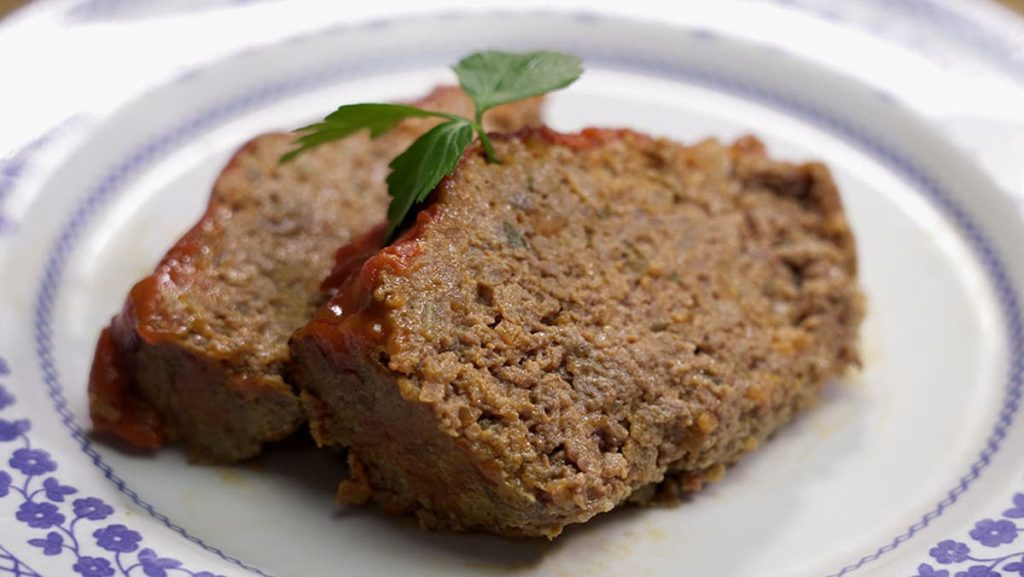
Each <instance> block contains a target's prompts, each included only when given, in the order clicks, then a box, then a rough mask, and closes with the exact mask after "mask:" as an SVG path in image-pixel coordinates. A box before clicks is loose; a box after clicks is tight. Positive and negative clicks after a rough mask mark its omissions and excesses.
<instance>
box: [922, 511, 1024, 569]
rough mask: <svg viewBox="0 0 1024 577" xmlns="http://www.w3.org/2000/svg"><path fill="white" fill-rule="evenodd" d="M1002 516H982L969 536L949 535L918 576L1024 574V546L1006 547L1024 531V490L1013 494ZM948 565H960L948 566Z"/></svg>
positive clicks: (931, 550) (930, 554)
mask: <svg viewBox="0 0 1024 577" xmlns="http://www.w3.org/2000/svg"><path fill="white" fill-rule="evenodd" d="M1010 502H1011V507H1010V508H1009V509H1005V510H1004V511H1003V512H1002V518H1000V519H994V518H987V519H981V520H980V521H977V522H976V523H975V524H974V527H973V528H971V529H970V530H969V531H967V537H968V538H969V541H970V542H968V541H967V540H963V541H957V540H954V539H945V540H943V541H939V542H938V543H936V544H935V546H934V547H932V548H931V549H929V550H928V555H929V556H931V558H932V562H933V563H936V564H938V566H933V565H932V563H921V564H920V565H918V567H917V573H916V574H915V575H914V577H1024V549H1021V550H1017V549H1019V547H1006V546H1007V545H1010V544H1012V543H1014V542H1015V541H1016V540H1017V537H1018V535H1020V534H1021V533H1024V526H1022V525H1018V521H1016V520H1017V519H1024V493H1017V494H1015V495H1013V497H1011V498H1010ZM944 565H959V566H958V567H956V568H946V567H943V566H944ZM954 571H955V572H954Z"/></svg>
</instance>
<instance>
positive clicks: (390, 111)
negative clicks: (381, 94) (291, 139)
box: [281, 104, 458, 162]
mask: <svg viewBox="0 0 1024 577" xmlns="http://www.w3.org/2000/svg"><path fill="white" fill-rule="evenodd" d="M427 116H438V117H441V118H449V119H455V118H458V117H457V116H453V115H451V114H445V113H443V112H431V111H428V110H422V109H419V108H416V107H415V106H406V105H404V104H349V105H346V106H342V107H339V108H338V109H337V110H335V111H334V112H332V113H331V114H329V115H327V117H326V118H324V119H323V121H322V122H318V123H316V124H311V125H309V126H305V127H302V128H300V129H298V130H297V131H296V132H299V133H304V134H303V135H302V136H300V137H298V138H297V139H295V144H297V145H299V147H298V148H296V149H294V150H292V151H290V152H288V153H287V154H285V155H284V156H282V157H281V162H290V161H291V160H293V159H295V157H297V156H298V155H300V154H302V153H303V152H306V151H307V150H309V149H311V148H315V147H317V146H320V145H321V144H323V143H325V142H330V141H332V140H340V139H342V138H345V137H347V136H350V135H351V134H353V133H355V132H358V131H360V130H363V129H365V128H368V129H369V130H370V137H371V138H376V137H378V136H380V135H381V134H384V133H385V132H387V131H389V130H391V129H392V128H394V127H395V126H397V125H398V123H399V122H401V121H403V120H405V119H406V118H423V117H427Z"/></svg>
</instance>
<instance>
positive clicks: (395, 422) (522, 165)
mask: <svg viewBox="0 0 1024 577" xmlns="http://www.w3.org/2000/svg"><path fill="white" fill-rule="evenodd" d="M496 146H497V150H498V155H499V157H500V158H501V162H500V163H498V164H487V163H486V162H485V161H484V159H483V157H482V155H481V154H480V152H479V150H472V151H470V152H468V153H467V154H466V155H465V156H464V157H463V160H462V163H461V165H460V167H459V169H458V171H457V172H456V173H455V174H454V175H453V176H450V177H449V178H447V179H446V180H445V181H443V182H442V184H441V185H440V186H439V188H438V190H436V191H435V193H434V194H435V200H434V202H433V204H432V205H431V206H430V207H429V208H428V209H427V210H426V211H424V212H423V213H421V214H420V215H419V218H418V219H417V223H416V224H415V225H414V226H413V227H412V229H410V230H409V231H407V232H406V233H405V235H404V236H403V237H402V238H400V239H399V240H398V241H397V242H396V243H394V244H392V245H391V246H389V247H387V248H385V249H383V250H381V251H380V252H378V253H376V254H374V255H373V256H371V257H370V258H369V259H368V260H366V261H365V263H364V264H363V265H362V266H361V267H359V266H353V265H352V263H351V262H350V261H351V256H352V254H351V253H352V252H353V251H349V254H348V255H347V256H348V258H347V259H345V260H346V261H348V262H345V263H342V267H343V268H345V269H347V270H352V271H356V272H354V273H353V274H351V275H350V276H349V277H348V279H347V280H344V281H343V282H342V283H341V285H340V287H339V288H338V293H337V295H336V296H335V297H334V298H333V299H332V300H331V302H330V303H328V305H327V306H325V307H324V308H323V309H321V310H320V311H319V312H318V313H317V316H316V317H315V318H314V320H313V321H312V322H311V323H310V324H309V325H307V326H306V327H305V328H303V329H301V330H300V331H298V332H297V333H296V335H295V337H293V340H292V351H293V358H294V361H295V364H296V374H295V379H296V382H297V384H299V386H300V387H301V388H302V390H303V395H302V397H303V402H304V404H305V406H306V407H307V412H308V414H309V418H310V422H311V428H312V431H313V433H314V436H315V437H316V439H317V440H318V441H319V443H321V444H323V445H330V446H348V447H349V459H350V463H351V469H352V478H351V479H349V480H347V481H345V482H343V483H342V484H341V486H340V487H339V498H340V499H341V500H342V501H344V502H362V501H365V500H367V499H372V500H373V501H376V502H377V503H379V504H380V505H381V506H383V507H384V508H385V509H387V510H390V511H394V512H413V513H415V514H416V515H417V516H418V517H419V519H420V521H421V522H422V523H423V524H424V525H425V526H428V527H448V528H453V529H458V530H484V531H489V532H494V533H498V534H503V535H543V536H548V537H553V536H555V535H558V534H559V533H560V532H561V531H562V529H563V527H564V526H565V525H567V524H570V523H579V522H583V521H586V520H587V519H589V518H591V517H592V516H594V515H596V514H598V513H601V512H605V511H608V510H610V509H612V508H613V507H615V506H616V505H619V504H621V503H623V502H625V501H627V500H630V499H633V500H636V501H644V500H647V499H650V498H652V497H653V496H654V495H655V492H656V490H657V488H658V487H661V488H667V490H668V491H669V492H671V491H675V490H679V489H695V488H698V487H699V485H700V482H701V480H704V479H707V478H713V477H716V476H718V475H720V474H721V472H722V470H723V468H724V466H725V465H726V464H728V463H731V462H733V461H735V460H736V459H737V458H738V457H740V456H741V455H742V454H743V453H744V452H745V451H748V450H751V449H753V448H754V447H756V446H757V445H758V444H759V443H761V442H762V441H764V440H765V438H766V437H768V436H769V435H770V434H771V433H772V432H773V431H774V430H776V429H777V428H778V427H779V426H780V425H782V424H783V423H785V422H787V421H789V420H790V419H791V418H792V417H793V415H794V413H795V412H796V411H797V410H799V409H800V408H802V407H805V406H806V405H808V404H809V403H810V402H811V401H812V400H813V399H814V397H815V395H816V393H817V391H818V390H819V388H820V387H821V385H822V383H823V382H825V381H826V380H827V379H829V378H832V377H835V376H837V375H839V374H841V373H842V372H844V371H845V370H846V369H847V368H848V367H850V366H851V365H855V364H856V363H857V353H856V341H857V333H858V326H859V324H860V321H861V317H862V298H861V294H860V292H859V290H858V288H857V259H856V251H855V247H854V239H853V237H852V236H851V232H850V229H849V227H848V225H847V221H846V218H845V216H844V214H843V210H842V206H841V203H840V198H839V195H838V193H837V191H836V188H835V185H834V184H833V182H832V179H831V177H830V175H829V171H828V169H827V168H826V167H825V166H823V165H821V164H818V163H809V164H789V163H784V162H777V161H774V160H771V159H769V158H768V157H767V156H766V155H765V153H764V150H763V147H762V146H761V144H760V143H759V142H758V141H757V140H755V139H753V138H750V137H748V138H744V139H741V140H740V141H738V142H736V143H735V144H733V145H732V146H725V145H722V144H719V143H718V142H716V141H713V140H709V141H705V142H701V143H699V144H697V145H695V146H691V147H686V146H682V145H679V144H676V143H674V142H671V141H668V140H663V139H654V138H651V137H647V136H644V135H641V134H637V133H634V132H629V131H603V130H587V131H584V132H583V133H580V134H558V133H555V132H552V131H550V130H546V129H542V130H532V131H524V132H522V133H519V134H517V135H515V136H512V137H506V138H501V139H500V140H499V141H498V142H497V143H496ZM377 238H378V239H379V234H378V235H377ZM355 252H359V251H355ZM337 276H339V275H336V277H337ZM340 276H344V275H340Z"/></svg>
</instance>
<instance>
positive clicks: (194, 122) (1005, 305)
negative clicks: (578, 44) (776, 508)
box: [34, 12, 1024, 577]
mask: <svg viewBox="0 0 1024 577" xmlns="http://www.w3.org/2000/svg"><path fill="white" fill-rule="evenodd" d="M514 14H517V15H523V14H524V13H523V12H515V13H514ZM541 14H543V15H545V16H546V17H549V18H554V17H562V18H574V19H575V20H576V21H577V22H578V23H583V24H587V23H597V22H608V21H610V20H611V19H609V18H607V17H604V16H599V15H596V14H592V13H582V14H578V15H572V14H566V13H560V12H552V13H545V12H542V13H541ZM480 15H481V16H488V15H489V16H494V15H495V13H481V14H480ZM459 16H460V15H459V14H454V13H446V14H443V15H440V16H435V18H442V19H451V18H454V17H459ZM405 20H406V19H404V18H400V19H395V20H385V21H377V22H373V23H370V24H365V25H358V26H345V27H340V28H338V27H336V28H332V29H330V30H329V31H326V32H320V33H317V34H315V35H310V37H312V36H318V35H319V34H338V33H340V32H346V31H348V32H354V31H360V30H367V29H374V30H379V29H380V28H381V27H383V26H389V25H392V24H397V23H401V22H404V21H405ZM689 32H690V31H687V30H680V33H689ZM693 33H695V34H697V32H693ZM301 39H302V37H300V38H299V40H301ZM582 54H583V56H584V58H585V59H588V60H590V61H591V62H594V63H596V64H599V65H603V66H606V67H610V68H613V69H614V68H626V69H628V70H632V71H637V70H640V71H644V72H647V73H651V74H655V75H657V76H661V77H667V78H670V79H674V80H679V81H683V82H688V83H693V84H698V85H703V86H706V87H710V88H713V89H717V90H721V91H723V92H727V93H731V94H734V95H737V96H740V97H744V98H747V99H751V100H754V101H756V102H759V103H761V104H763V105H767V106H769V107H772V108H775V109H777V110H781V111H784V112H786V113H788V114H791V115H793V116H796V117H798V118H801V119H803V120H804V121H806V122H809V123H811V124H814V125H816V126H818V127H819V128H823V129H825V130H827V131H828V132H831V133H832V134H834V135H836V136H838V137H839V138H841V139H843V140H845V141H847V142H849V143H853V144H856V145H857V146H858V147H859V148H861V149H862V150H865V151H867V152H868V153H869V154H870V155H871V156H873V157H875V158H876V159H878V160H880V161H882V163H884V164H885V165H887V166H889V167H890V168H891V169H893V170H894V171H896V172H898V173H899V174H901V175H902V176H903V177H904V178H906V179H908V180H909V181H910V182H912V183H914V184H915V185H916V186H917V187H918V188H919V189H920V190H922V191H923V192H924V193H925V195H926V197H927V198H928V200H929V201H931V202H932V204H934V205H935V206H937V207H938V208H939V209H940V210H941V211H942V212H943V213H944V214H945V215H946V216H948V217H949V218H951V219H952V220H953V221H954V223H955V224H956V225H957V227H958V229H959V230H960V232H961V233H962V234H963V235H964V237H965V238H966V240H967V241H968V243H969V244H970V246H971V248H972V249H973V251H974V253H975V255H976V256H977V257H978V258H979V260H980V261H981V262H982V264H983V266H984V268H985V271H986V273H987V274H988V275H989V278H990V280H991V282H992V283H993V286H994V287H995V291H996V296H997V298H998V300H999V303H1000V307H1001V309H1002V311H1003V316H1004V320H1005V322H1006V332H1007V338H1008V340H1009V352H1010V356H1011V359H1010V363H1009V370H1008V375H1007V381H1006V385H1005V389H1006V390H1005V394H1004V398H1003V401H1002V404H1001V410H1000V413H999V415H998V417H997V420H996V422H995V423H994V424H993V426H992V430H991V433H990V435H989V437H988V439H987V441H986V444H985V446H984V447H982V448H981V449H980V451H979V453H978V456H977V458H976V459H975V461H974V462H973V463H972V465H971V467H970V469H969V470H968V471H967V472H966V473H965V474H964V475H963V476H962V477H961V478H960V479H959V482H958V483H957V485H955V486H954V487H952V488H951V489H950V490H949V491H948V492H947V493H946V495H945V496H944V497H943V498H942V499H940V500H939V501H938V502H937V503H936V505H935V507H934V508H933V509H932V510H931V511H929V512H928V513H927V514H925V515H924V516H923V517H922V518H921V519H919V520H918V521H916V522H915V523H913V524H912V525H910V526H909V527H908V528H907V529H906V530H905V531H904V532H903V533H901V534H899V535H896V536H895V537H893V538H892V539H891V540H890V541H889V542H888V543H886V544H883V545H882V546H880V547H879V548H878V549H877V550H875V551H874V552H872V553H869V554H867V555H864V556H862V557H861V558H860V559H858V560H857V561H855V562H853V563H850V564H848V565H846V566H844V567H842V568H841V569H839V570H838V571H836V572H835V573H832V574H831V575H830V576H829V577H841V576H843V575H847V574H849V573H852V572H853V571H856V570H858V569H860V568H861V567H863V566H865V565H867V564H869V563H871V562H872V561H874V560H876V559H878V558H880V557H881V556H883V555H885V554H886V553H888V552H890V551H892V550H894V549H896V548H897V547H898V546H900V545H901V544H902V543H904V542H906V541H908V540H909V539H911V538H912V537H913V536H914V535H915V534H916V533H918V532H919V531H920V530H922V529H923V528H925V527H927V526H928V525H929V524H930V523H931V522H932V521H933V520H934V519H936V518H937V517H939V516H940V515H942V513H943V512H944V511H945V510H947V509H948V508H949V507H950V506H952V505H953V504H954V503H956V502H957V500H958V499H959V497H960V496H961V495H963V493H965V492H966V491H967V490H968V489H969V488H970V486H971V485H972V483H973V482H974V481H975V480H976V479H977V478H978V477H979V476H980V474H981V473H982V471H983V470H984V469H985V468H986V467H987V466H988V465H989V464H990V463H991V460H992V458H993V456H994V455H995V454H996V452H997V451H998V450H999V447H1000V446H1001V444H1002V441H1003V439H1004V438H1005V437H1006V434H1007V432H1008V430H1009V428H1010V426H1011V425H1012V423H1013V421H1014V417H1015V415H1016V413H1017V410H1018V408H1019V405H1020V397H1021V389H1022V381H1024V379H1022V374H1024V320H1022V318H1021V310H1020V306H1019V302H1018V299H1017V293H1016V290H1015V288H1014V286H1013V284H1012V281H1011V279H1010V277H1009V274H1008V273H1007V271H1006V269H1005V267H1004V265H1003V262H1002V259H1001V257H1000V256H999V255H998V253H997V252H996V250H995V249H994V247H993V246H992V244H991V242H990V241H989V240H988V238H987V237H986V235H985V234H984V233H983V232H982V230H981V229H980V227H979V226H978V225H977V224H976V223H975V222H974V221H973V219H972V218H971V217H970V215H969V214H968V213H967V212H966V211H965V210H964V209H963V207H961V206H960V205H959V204H958V203H957V202H956V201H955V200H954V199H953V197H952V195H950V194H949V193H948V192H947V191H945V190H944V189H942V188H941V187H940V186H939V184H938V183H937V182H936V181H935V180H934V178H932V177H931V176H930V175H929V174H928V173H927V172H926V171H925V170H924V169H922V168H921V167H919V166H918V165H916V164H915V163H914V162H913V161H911V160H910V159H908V158H906V157H905V156H903V155H902V154H900V153H899V152H897V151H895V150H892V149H890V148H889V147H888V146H886V145H885V144H884V143H881V142H878V141H877V140H875V139H874V138H873V137H871V136H870V135H869V134H868V132H867V131H865V130H864V129H862V128H860V127H858V126H856V125H854V124H852V123H851V122H849V121H847V120H844V119H842V118H838V117H835V116H833V115H832V114H831V113H829V112H828V111H826V110H823V109H821V108H819V107H817V106H814V105H811V104H808V103H806V102H801V101H798V100H793V99H790V98H788V97H786V96H785V95H783V94H781V93H778V92H775V91H772V90H768V89H765V88H761V87H757V86H754V85H750V84H745V83H743V82H741V81H739V80H737V79H733V78H728V77H726V76H724V75H721V74H719V73H717V72H714V71H712V70H708V69H700V68H690V67H683V66H680V65H678V64H673V63H668V62H660V61H658V60H656V59H649V58H648V59H640V58H623V57H622V55H621V54H599V53H597V52H595V51H584V52H583V53H582ZM429 60H430V58H429V56H428V55H425V54H419V55H417V57H416V62H419V63H423V62H428V61H429ZM403 64H405V65H409V64H410V61H403ZM389 68H390V69H394V68H395V67H394V62H393V61H392V66H391V67H389ZM371 70H375V71H379V70H381V67H380V63H376V62H373V63H370V62H363V63H361V65H359V66H341V67H338V68H336V69H335V70H334V71H333V72H332V73H331V74H327V75H324V73H323V71H322V70H319V71H317V73H316V74H311V75H305V76H297V77H293V78H290V79H287V80H284V81H279V82H272V83H268V84H264V85H262V86H259V87H257V88H254V89H252V90H249V91H247V92H245V93H243V94H240V95H236V96H235V97H233V98H230V99H228V100H225V101H222V102H221V103H219V104H216V105H214V106H212V107H210V108H208V109H205V110H203V111H201V112H199V113H198V114H196V115H194V116H192V117H190V118H189V119H187V120H186V121H185V122H183V123H181V124H178V125H175V126H174V127H172V128H171V129H170V130H168V131H166V132H163V133H161V134H158V135H157V136H155V137H153V138H151V139H149V140H147V141H146V142H145V143H143V144H142V145H141V146H139V147H138V148H137V149H135V150H134V151H133V152H132V153H131V154H129V155H128V156H126V157H125V158H124V159H123V160H122V161H121V162H119V163H118V164H116V165H115V166H114V167H113V168H112V169H111V170H109V171H108V172H107V173H106V174H105V175H104V176H103V177H102V178H100V179H99V180H98V181H97V182H96V184H95V185H93V186H92V187H91V189H90V190H89V193H88V195H87V196H86V198H85V199H84V200H83V201H82V202H81V203H80V204H79V205H78V206H77V207H76V209H75V210H74V212H73V214H72V215H71V217H70V218H69V219H68V221H67V222H66V223H65V225H64V226H63V227H62V229H61V232H60V235H59V236H58V238H57V240H56V243H55V244H54V246H53V248H52V250H51V251H50V252H49V254H48V256H47V261H46V267H45V270H44V273H43V275H42V277H41V279H40V281H39V286H38V290H37V292H36V296H35V309H34V329H35V330H34V333H35V342H36V354H37V360H38V363H39V366H40V369H41V370H42V372H43V375H44V380H45V384H46V387H47V392H48V394H49V396H50V399H51V401H52V402H53V406H54V408H55V409H56V411H57V413H58V414H59V415H60V417H61V420H62V423H63V424H64V426H65V427H66V428H67V429H68V430H69V431H70V433H71V436H72V437H73V438H74V440H75V441H77V442H78V443H79V445H80V447H81V450H82V451H83V452H84V453H85V454H86V455H87V456H88V457H89V458H90V459H91V460H92V462H93V463H94V464H95V465H96V466H97V467H98V468H99V469H100V470H101V471H103V473H104V476H105V477H106V478H107V479H109V480H110V481H112V482H113V483H114V484H115V486H116V487H117V488H118V490H120V491H121V492H122V493H124V494H125V495H127V496H128V497H129V498H130V499H131V500H132V501H133V502H134V503H135V504H136V505H138V506H139V507H141V508H142V509H143V510H145V511H146V512H147V513H149V514H150V515H151V516H152V517H154V518H156V519H157V520H159V521H161V522H162V523H163V524H164V525H166V526H167V527H168V528H170V529H172V530H174V531H176V532H177V533H179V534H180V535H182V536H183V537H185V538H186V539H187V540H189V541H191V542H193V543H195V544H197V545H199V546H201V547H202V548H203V549H205V550H206V551H209V552H211V553H214V554H216V555H218V556H220V557H221V558H223V559H224V560H226V561H229V562H231V563H233V564H235V565H237V566H239V567H241V568H244V569H246V570H248V571H251V572H254V573H257V574H260V575H266V573H263V572H262V571H261V570H259V569H258V568H256V567H253V566H250V565H248V564H246V563H244V562H243V561H241V560H239V559H237V558H235V557H232V556H230V555H228V554H227V553H225V552H224V551H222V550H220V549H218V548H216V547H214V546H211V545H209V544H207V543H205V542H204V541H202V540H201V539H199V538H197V537H195V536H193V535H191V534H189V533H188V532H187V531H186V530H185V529H184V528H183V527H181V526H179V525H177V524H175V523H174V522H172V521H171V520H170V519H169V518H168V517H167V516H166V515H164V514H163V513H160V512H159V511H156V510H155V509H154V507H153V506H152V505H151V504H150V503H148V502H147V501H145V500H144V499H143V498H142V497H141V496H140V495H139V494H138V493H137V492H136V491H134V490H133V489H131V488H129V487H128V486H127V485H126V484H125V482H124V480H123V479H121V478H120V477H119V476H118V475H117V474H116V473H115V472H114V471H113V469H111V467H110V466H109V465H108V464H107V463H106V462H104V461H103V459H102V457H101V456H100V454H99V453H98V452H97V451H96V449H95V448H94V447H93V446H92V443H91V441H90V440H89V439H88V437H87V436H86V435H85V432H84V431H83V430H82V429H81V428H80V427H79V426H78V425H77V424H76V423H75V422H74V414H73V413H72V412H71V410H70V409H69V408H68V405H67V400H66V399H65V398H64V394H63V385H62V384H61V382H60V377H59V374H58V372H57V368H56V364H55V357H54V351H53V326H52V321H53V306H54V303H55V302H56V299H57V296H58V294H59V291H60V284H61V281H62V278H63V275H64V268H65V266H66V264H67V262H68V259H69V257H70V256H71V254H72V252H73V251H74V250H75V243H76V241H77V240H78V237H79V236H80V235H81V233H82V232H83V230H84V229H85V227H86V225H87V224H88V222H89V221H90V220H91V218H92V217H93V216H94V215H95V214H96V213H97V212H98V211H99V210H100V209H101V208H102V206H103V204H104V203H105V202H106V201H107V200H108V199H109V198H110V197H112V196H114V195H115V194H116V193H117V192H119V188H120V186H121V185H123V184H124V183H125V182H126V181H127V180H128V179H130V178H131V177H132V176H133V175H135V174H136V173H137V172H138V171H139V170H140V169H142V168H143V167H144V166H145V165H146V164H147V163H149V162H150V161H152V160H154V159H156V158H158V157H160V156H161V155H163V154H165V153H166V152H168V151H169V150H171V149H172V148H173V147H175V146H178V145H181V144H182V143H184V142H187V140H188V139H189V138H191V137H193V136H195V135H197V134H200V133H202V132H203V131H204V130H207V129H209V128H211V127H213V126H215V125H217V124H219V123H222V122H225V121H227V120H229V119H232V118H235V117H237V116H238V115H239V114H242V113H244V112H248V111H251V110H253V109H256V108H258V107H261V106H266V105H268V104H271V103H273V102H275V101H278V100H280V99H282V98H285V97H288V96H293V95H297V94H300V93H302V92H303V91H306V90H312V89H314V88H317V87H319V86H325V85H327V84H329V83H333V82H337V81H338V80H341V79H344V78H346V77H351V76H352V75H354V74H358V73H360V72H369V71H371Z"/></svg>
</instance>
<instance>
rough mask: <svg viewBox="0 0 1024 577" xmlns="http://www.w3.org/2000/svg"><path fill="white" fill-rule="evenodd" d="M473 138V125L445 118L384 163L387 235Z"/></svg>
mask: <svg viewBox="0 0 1024 577" xmlns="http://www.w3.org/2000/svg"><path fill="white" fill-rule="evenodd" d="M470 142H473V125H472V124H471V123H470V122H469V121H468V120H465V119H459V120H449V121H448V122H444V123H442V124H438V125H437V126H435V127H434V128H431V129H430V130H429V131H428V132H427V133H426V134H424V135H423V136H421V137H420V138H419V139H418V140H417V141H416V142H414V143H412V146H410V147H409V148H408V149H406V151H405V152H403V153H402V154H400V155H398V156H396V157H395V159H394V160H392V161H391V164H390V165H388V166H389V167H390V168H391V174H389V175H388V194H390V195H391V197H392V199H391V204H390V205H388V238H391V236H392V235H393V234H394V233H395V230H397V229H398V227H399V225H401V224H402V222H403V221H404V220H405V216H406V215H407V214H408V212H409V210H410V209H411V208H412V206H413V205H414V204H416V203H419V202H423V201H424V200H426V198H427V196H428V195H429V194H430V192H431V191H432V190H434V187H436V186H437V184H438V183H439V182H441V179H442V178H444V177H445V176H447V175H448V174H450V173H451V172H452V171H453V170H455V167H456V166H458V164H459V159H460V158H462V152H463V151H464V150H465V149H466V147H467V146H469V143H470Z"/></svg>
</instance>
